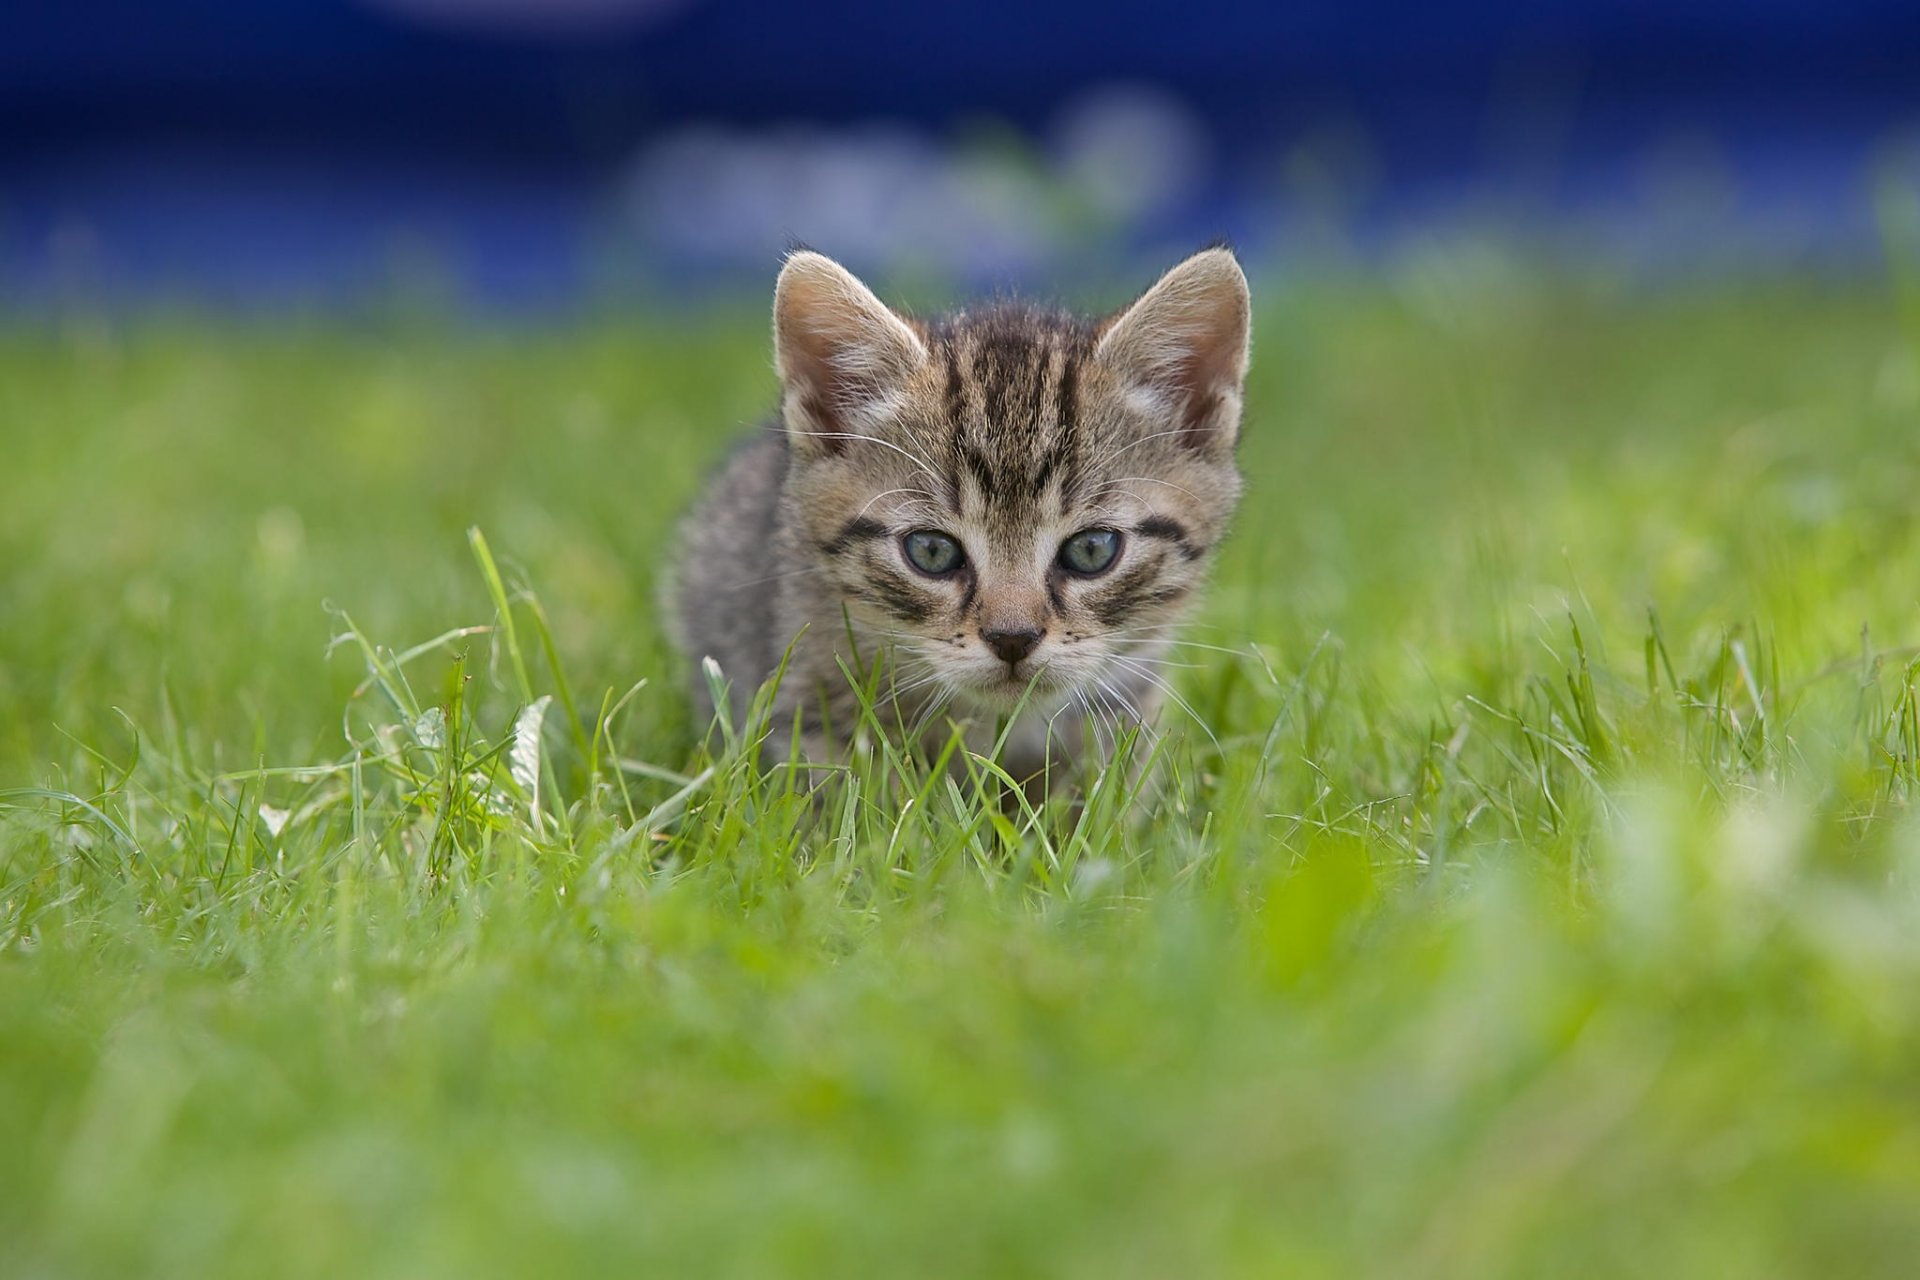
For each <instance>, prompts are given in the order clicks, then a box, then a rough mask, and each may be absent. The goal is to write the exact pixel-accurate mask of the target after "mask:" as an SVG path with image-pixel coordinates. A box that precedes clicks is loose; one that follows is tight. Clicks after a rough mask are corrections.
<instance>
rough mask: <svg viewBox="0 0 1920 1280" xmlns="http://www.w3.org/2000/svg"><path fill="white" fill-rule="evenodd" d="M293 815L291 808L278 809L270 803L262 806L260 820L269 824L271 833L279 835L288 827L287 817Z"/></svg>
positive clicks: (268, 829) (268, 830)
mask: <svg viewBox="0 0 1920 1280" xmlns="http://www.w3.org/2000/svg"><path fill="white" fill-rule="evenodd" d="M291 817H293V810H291V809H276V808H274V807H273V806H272V805H270V804H263V805H261V806H260V821H262V822H264V823H266V824H267V833H268V834H269V835H276V836H277V835H279V834H280V833H281V832H282V831H285V830H286V829H287V819H289V818H291Z"/></svg>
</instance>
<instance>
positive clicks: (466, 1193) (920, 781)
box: [0, 248, 1920, 1277]
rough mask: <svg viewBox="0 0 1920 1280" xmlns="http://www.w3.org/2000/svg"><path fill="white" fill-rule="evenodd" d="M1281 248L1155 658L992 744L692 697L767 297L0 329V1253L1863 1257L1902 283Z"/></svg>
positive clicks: (146, 1257) (1893, 930)
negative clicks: (1229, 477)
mask: <svg viewBox="0 0 1920 1280" xmlns="http://www.w3.org/2000/svg"><path fill="white" fill-rule="evenodd" d="M1256 286H1257V291H1258V293H1259V295H1260V296H1261V297H1262V299H1263V307H1264V309H1263V312H1262V314H1261V315H1260V317H1259V320H1258V324H1257V327H1256V334H1257V352H1258V355H1257V360H1256V384H1255V386H1254V387H1253V389H1252V393H1251V415H1252V418H1251V426H1250V428H1249V431H1248V434H1247V439H1246V444H1245V457H1244V461H1245V465H1246V469H1247V472H1248V474H1249V478H1250V492H1249V500H1248V502H1247V504H1246V506H1245V508H1244V510H1243V512H1242V516H1241V519H1240V523H1239V527H1238V530H1237V533H1236V535H1235V537H1234V539H1233V540H1232V546H1231V551H1230V552H1229V553H1228V555H1227V557H1226V559H1225V562H1224V563H1223V564H1222V565H1221V568H1220V572H1219V575H1218V579H1217V582H1216V585H1215V589H1214V591H1213V593H1212V595H1211V597H1210V601H1209V605H1208V608H1207V610H1206V614H1205V618H1204V621H1203V623H1202V624H1200V625H1198V626H1196V627H1195V628H1194V629H1193V630H1192V632H1191V633H1190V637H1191V639H1192V640H1193V641H1194V644H1193V645H1192V646H1191V647H1190V648H1189V649H1188V650H1187V651H1186V652H1185V660H1186V661H1188V662H1190V663H1191V664H1192V665H1191V666H1190V667H1185V668H1182V669H1180V670H1179V672H1178V674H1179V681H1178V685H1179V687H1180V689H1181V692H1182V697H1183V698H1184V699H1185V701H1186V702H1187V703H1188V704H1190V706H1191V709H1192V712H1193V715H1194V717H1195V718H1197V720H1199V721H1202V722H1204V724H1205V730H1204V731H1203V730H1202V729H1201V728H1200V726H1199V725H1198V724H1196V723H1195V720H1194V719H1189V718H1188V717H1186V716H1185V715H1182V714H1179V713H1175V714H1174V715H1173V716H1172V717H1171V718H1170V719H1169V721H1168V723H1167V725H1166V726H1165V733H1164V735H1163V736H1162V738H1161V739H1160V740H1159V741H1158V742H1157V743H1156V744H1154V749H1156V750H1157V751H1158V752H1159V754H1160V757H1161V768H1160V770H1159V776H1160V784H1159V785H1160V787H1161V792H1160V794H1159V795H1158V797H1157V798H1156V799H1155V800H1154V801H1153V802H1152V803H1151V804H1150V805H1143V804H1136V803H1131V801H1132V800H1133V798H1132V797H1128V796H1127V795H1125V794H1124V788H1122V787H1120V785H1119V784H1118V783H1117V782H1114V781H1112V780H1109V779H1101V780H1096V781H1095V782H1094V783H1093V784H1092V790H1091V792H1090V794H1089V798H1088V803H1087V804H1086V805H1085V807H1084V810H1083V811H1080V812H1077V813H1075V812H1065V811H1064V810H1065V809H1066V806H1056V808H1057V809H1059V810H1061V811H1060V812H1055V811H1051V810H1050V811H1048V812H1045V813H1040V814H1021V815H1016V816H1014V817H1006V816H1004V815H1002V814H1001V813H1000V811H999V809H998V807H997V806H996V805H995V804H993V803H992V802H991V799H990V791H991V789H990V787H988V786H987V785H986V783H985V780H984V778H980V779H976V784H975V785H965V784H963V783H960V782H949V781H947V780H946V778H945V777H944V776H940V777H935V776H931V775H928V774H927V773H926V772H925V771H923V770H919V769H918V768H917V766H915V765H914V764H913V763H912V762H909V761H901V760H897V759H893V758H891V757H890V756H888V755H887V754H886V753H885V752H884V751H881V752H876V753H875V754H874V755H873V756H872V757H871V758H866V759H863V760H859V761H856V762H855V763H854V766H853V767H852V768H851V769H850V771H849V772H848V773H847V774H846V775H845V776H844V777H842V778H840V779H838V780H837V781H836V782H835V783H834V784H833V785H832V790H831V792H830V798H829V799H828V801H827V802H826V803H825V804H824V805H823V806H822V807H821V808H820V809H819V810H818V811H817V812H816V810H815V809H814V808H813V807H812V806H811V805H809V804H808V802H807V801H806V800H805V798H804V797H803V796H802V795H800V794H799V793H798V791H797V790H796V788H795V786H794V785H793V780H792V778H791V777H789V776H788V775H786V774H784V773H782V772H779V771H775V772H772V773H766V772H762V771H761V770H759V769H757V768H756V767H754V766H753V764H752V763H751V760H750V756H749V755H748V754H747V753H744V752H743V751H741V750H739V749H738V748H737V747H732V746H730V745H729V739H728V738H727V736H726V735H721V734H716V735H713V736H712V737H711V740H710V741H709V742H708V743H707V744H706V745H702V742H701V738H702V734H701V732H700V730H701V726H698V725H695V724H693V723H691V722H690V720H689V716H688V712H687V710H686V707H685V705H684V696H683V689H684V686H685V682H686V679H687V673H686V672H685V671H684V670H682V669H681V667H680V666H679V665H678V664H677V663H676V661H675V660H674V659H673V658H672V657H671V656H670V655H669V653H668V651H667V649H666V647H665V644H664V642H663V639H662V633H661V624H660V619H659V617H658V615H657V613H656V611H655V609H654V606H653V603H652V600H653V588H654V579H655V575H656V572H657V570H658V567H659V564H660V560H661V555H662V550H663V547H664V545H665V543H666V540H667V539H668V537H669V536H670V530H671V525H672V521H673V519H674V517H675V515H676V513H677V511H678V510H679V509H680V508H681V507H682V506H683V504H684V503H685V502H686V501H687V500H688V499H689V498H690V496H691V495H692V493H693V491H694V488H695V486H696V485H697V483H698V480H699V477H700V475H701V474H702V472H703V470H704V468H706V467H707V466H709V465H710V464H711V463H712V461H713V460H714V458H715V457H716V456H717V455H718V453H719V452H720V450H721V449H722V448H723V447H724V445H725V439H724V437H726V436H728V435H729V434H731V433H733V432H736V431H738V430H745V429H749V424H751V423H753V422H754V421H756V420H757V419H759V418H760V416H761V415H762V414H763V413H764V411H765V410H766V408H767V407H768V406H769V405H770V403H771V401H772V386H771V378H770V375H769V374H768V372H767V358H766V354H765V340H766V338H765V324H764V320H763V319H762V317H761V315H760V314H759V312H758V311H757V310H756V311H753V312H751V313H742V314H738V315H732V316H728V315H720V316H713V317H709V318H707V319H705V320H701V321H698V322H691V321H687V320H685V319H684V318H670V317H665V316H658V317H650V316H632V315H629V316H624V317H610V318H602V319H598V320H592V321H586V320H583V321H579V322H577V323H575V324H572V325H571V326H564V327H560V328H547V329H540V330H526V331H500V330H477V329H473V328H468V327H461V326H456V325H451V324H444V323H440V322H436V321H432V320H422V319H420V318H419V317H414V318H411V319H395V320H392V321H389V322H381V323H376V324H372V325H360V326H357V327H349V326H347V325H345V324H341V323H337V322H332V321H324V320H314V321H309V322H304V323H300V324H288V325H282V326H265V327H260V326H246V325H243V324H241V323H239V322H237V321H226V320H209V319H204V318H202V319H193V318H186V317H182V316H162V315H153V316H149V317H148V318H145V319H140V320H127V319H117V320H116V319H107V318H102V317H98V316H79V317H75V318H73V319H71V320H70V321H69V322H67V323H65V324H63V325H60V326H53V325H45V324H33V325H29V324H24V323H15V324H13V325H11V326H9V327H6V328H5V329H4V331H0V432H3V433H4V439H3V440H0V444H3V445H4V449H3V452H0V557H3V558H0V566H4V567H0V1272H5V1273H8V1274H16V1275H35V1276H68V1275H72V1276H78V1275H91V1274H127V1273H145V1274H172V1275H204V1276H216V1275H235V1276H241V1275H248V1276H251V1275H281V1276H301V1275H312V1276H338V1275H360V1276H385V1275H394V1276H398V1275H409V1276H412V1275H468V1274H516V1273H517V1274H543V1275H544V1274H555V1273H563V1272H576V1273H588V1272H606V1273H609V1274H622V1275H632V1274H650V1275H677V1276H692V1275H702V1276H761V1275H809V1274H821V1275H896V1276H941V1275H952V1276H1021V1275H1031V1276H1049V1277H1054V1276H1088V1277H1092V1276H1116V1275H1121V1276H1141V1277H1160V1276H1169V1275H1180V1274H1189V1275H1222V1276H1224V1275H1245V1276H1271V1275H1301V1276H1317V1275H1323V1276H1330V1277H1333V1276H1352V1275H1364V1274H1375V1275H1392V1276H1442V1275H1445V1276H1471V1277H1491V1276H1503V1275H1565V1274H1601V1273H1609V1274H1634V1275H1647V1274H1653V1275H1775V1274H1806V1275H1846V1276H1864V1275H1887V1276H1897V1275H1908V1274H1911V1269H1912V1265H1913V1259H1914V1258H1916V1257H1920V883H1916V873H1917V872H1920V824H1916V819H1915V813H1914V811H1913V808H1912V801H1913V796H1914V793H1915V788H1916V785H1917V784H1920V702H1917V701H1916V695H1915V681H1916V677H1917V676H1920V661H1916V656H1915V655H1916V654H1917V653H1920V649H1917V648H1916V647H1915V646H1916V645H1920V616H1917V615H1916V583H1920V521H1916V515H1915V510H1916V508H1915V494H1916V492H1920V435H1917V434H1916V432H1915V430H1914V425H1915V415H1916V411H1917V410H1920V329H1915V328H1912V327H1908V328H1903V327H1902V325H1901V323H1900V319H1899V315H1900V311H1899V308H1898V307H1897V306H1896V303H1895V300H1894V299H1893V298H1892V297H1890V296H1889V294H1888V292H1887V291H1886V289H1885V287H1884V286H1883V285H1879V284H1874V283H1856V284H1850V285H1842V284H1835V283H1832V282H1825V283H1822V282H1815V281H1811V280H1805V279H1772V280H1755V279H1748V280H1742V281H1722V282H1720V283H1716V284H1711V285H1699V286H1676V287H1673V288H1669V289H1666V290H1663V291H1655V292H1652V293H1645V292H1642V293H1636V294H1633V295H1623V294H1621V293H1619V292H1617V291H1616V290H1613V289H1611V288H1610V287H1608V286H1607V285H1606V283H1605V282H1604V281H1597V280H1591V279H1579V278H1575V277H1573V276H1570V275H1568V274H1566V273H1563V272H1551V271H1543V270H1538V269H1535V268H1532V267H1529V266H1527V265H1525V264H1523V263H1520V262H1517V261H1515V260H1514V259H1512V258H1511V257H1509V256H1506V255H1504V254H1501V253H1499V252H1496V251H1494V250H1491V249H1486V248H1478V249H1472V250H1471V251H1457V252H1449V253H1444V254H1442V253H1429V254H1420V253H1412V254H1409V255H1407V256H1406V257H1405V258H1404V259H1402V260H1399V261H1397V262H1395V263H1394V264H1392V265H1389V266H1386V267H1383V268H1381V269H1380V270H1378V271H1375V272H1370V273H1368V274H1366V275H1364V276H1358V277H1353V278H1347V277H1342V278H1337V279H1321V278H1315V277H1312V276H1287V275H1286V274H1285V273H1281V272H1265V273H1258V277H1257V279H1256ZM471 528H477V529H478V530H479V531H480V532H479V534H478V535H475V536H472V537H470V535H469V529H471ZM734 728H735V729H736V731H737V730H738V729H739V726H735V727H734ZM1143 808H1144V809H1147V810H1149V811H1147V812H1145V813H1144V814H1142V813H1141V812H1139V810H1141V809H1143ZM1129 810H1132V811H1133V812H1131V813H1130V812H1129Z"/></svg>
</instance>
